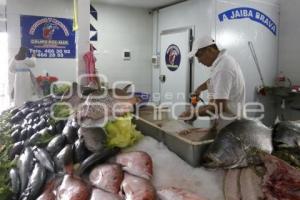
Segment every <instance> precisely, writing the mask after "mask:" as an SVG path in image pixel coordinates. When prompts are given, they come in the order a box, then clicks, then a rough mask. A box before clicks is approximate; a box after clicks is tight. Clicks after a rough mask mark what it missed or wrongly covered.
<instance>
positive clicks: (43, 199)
mask: <svg viewBox="0 0 300 200" xmlns="http://www.w3.org/2000/svg"><path fill="white" fill-rule="evenodd" d="M61 182H62V177H54V178H53V179H51V180H50V181H48V182H47V184H46V185H45V189H44V191H43V193H42V194H41V195H40V196H39V197H38V198H37V200H56V189H57V188H58V186H59V185H61Z"/></svg>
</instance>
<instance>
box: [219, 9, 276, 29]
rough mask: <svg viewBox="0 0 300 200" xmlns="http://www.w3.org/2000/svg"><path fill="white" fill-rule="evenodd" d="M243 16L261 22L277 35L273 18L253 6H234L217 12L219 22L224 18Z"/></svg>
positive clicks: (232, 18)
mask: <svg viewBox="0 0 300 200" xmlns="http://www.w3.org/2000/svg"><path fill="white" fill-rule="evenodd" d="M244 18H248V19H250V20H252V21H255V22H257V23H260V24H262V25H263V26H265V27H266V28H267V29H269V30H270V31H271V32H272V33H273V34H274V35H277V25H276V24H275V23H274V22H273V20H272V19H271V18H270V17H268V16H267V15H266V14H264V13H263V12H261V11H259V10H256V9H254V8H247V7H241V8H234V9H230V10H228V11H225V12H223V13H221V14H219V20H220V21H221V22H223V21H225V20H235V19H244Z"/></svg>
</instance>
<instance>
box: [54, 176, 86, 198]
mask: <svg viewBox="0 0 300 200" xmlns="http://www.w3.org/2000/svg"><path fill="white" fill-rule="evenodd" d="M90 193H91V188H90V187H89V186H88V185H87V184H86V183H85V182H84V181H83V180H82V179H80V178H79V177H73V176H70V175H66V176H64V179H63V182H62V184H61V185H60V186H59V188H58V191H57V200H89V198H90Z"/></svg>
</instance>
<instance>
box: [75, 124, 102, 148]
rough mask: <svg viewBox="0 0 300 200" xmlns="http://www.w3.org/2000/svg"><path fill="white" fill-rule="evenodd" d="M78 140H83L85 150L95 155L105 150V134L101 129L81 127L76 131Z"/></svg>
mask: <svg viewBox="0 0 300 200" xmlns="http://www.w3.org/2000/svg"><path fill="white" fill-rule="evenodd" d="M78 134H79V135H80V138H83V141H84V144H85V146H86V148H87V149H88V150H89V151H91V152H93V153H97V152H99V151H101V150H103V149H104V148H105V144H106V133H105V131H104V129H103V128H100V127H95V128H84V127H81V128H80V129H79V130H78Z"/></svg>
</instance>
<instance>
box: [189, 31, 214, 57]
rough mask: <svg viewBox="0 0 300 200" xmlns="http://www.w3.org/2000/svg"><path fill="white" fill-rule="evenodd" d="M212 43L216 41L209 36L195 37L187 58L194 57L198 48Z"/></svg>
mask: <svg viewBox="0 0 300 200" xmlns="http://www.w3.org/2000/svg"><path fill="white" fill-rule="evenodd" d="M213 44H216V42H215V40H214V39H212V38H211V37H210V36H204V37H201V38H199V39H197V40H196V42H194V44H193V49H192V51H191V52H190V53H189V58H192V57H194V56H195V55H196V53H197V51H198V50H199V49H202V48H204V47H208V46H210V45H213Z"/></svg>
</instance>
